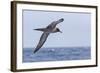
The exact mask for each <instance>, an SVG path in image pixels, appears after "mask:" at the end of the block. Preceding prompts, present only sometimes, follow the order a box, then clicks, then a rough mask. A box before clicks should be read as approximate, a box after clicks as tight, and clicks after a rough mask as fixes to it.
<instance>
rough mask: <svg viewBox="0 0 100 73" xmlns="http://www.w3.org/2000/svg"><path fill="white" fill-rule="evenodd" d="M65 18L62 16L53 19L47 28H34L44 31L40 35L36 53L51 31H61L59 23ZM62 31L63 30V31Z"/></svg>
mask: <svg viewBox="0 0 100 73" xmlns="http://www.w3.org/2000/svg"><path fill="white" fill-rule="evenodd" d="M63 21H64V19H63V18H61V19H59V20H57V21H53V22H52V23H51V24H49V25H48V26H47V27H46V28H38V29H34V30H37V31H42V32H43V34H42V35H41V37H40V40H39V43H38V45H37V46H36V48H35V50H34V53H36V52H37V51H38V50H39V49H40V48H41V47H42V46H43V44H44V43H45V41H46V40H47V37H48V35H49V34H50V33H56V32H61V31H60V29H59V28H57V27H56V25H57V24H59V23H61V22H63ZM61 33H62V32H61Z"/></svg>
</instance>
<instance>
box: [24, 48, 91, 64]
mask: <svg viewBox="0 0 100 73" xmlns="http://www.w3.org/2000/svg"><path fill="white" fill-rule="evenodd" d="M33 51H34V49H33V48H23V60H22V61H23V63H30V62H43V61H44V62H45V61H64V60H66V61H67V60H87V59H91V48H90V47H67V48H66V47H60V48H41V49H40V50H39V51H38V52H36V53H34V52H33Z"/></svg>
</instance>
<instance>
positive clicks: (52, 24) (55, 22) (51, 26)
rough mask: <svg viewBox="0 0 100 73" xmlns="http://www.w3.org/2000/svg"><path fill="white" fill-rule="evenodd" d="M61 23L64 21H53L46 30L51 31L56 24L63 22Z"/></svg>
mask: <svg viewBox="0 0 100 73" xmlns="http://www.w3.org/2000/svg"><path fill="white" fill-rule="evenodd" d="M63 21H64V19H63V18H61V19H59V20H57V21H53V22H52V23H51V24H50V25H48V26H47V28H48V29H53V28H55V27H56V25H57V24H59V23H61V22H63Z"/></svg>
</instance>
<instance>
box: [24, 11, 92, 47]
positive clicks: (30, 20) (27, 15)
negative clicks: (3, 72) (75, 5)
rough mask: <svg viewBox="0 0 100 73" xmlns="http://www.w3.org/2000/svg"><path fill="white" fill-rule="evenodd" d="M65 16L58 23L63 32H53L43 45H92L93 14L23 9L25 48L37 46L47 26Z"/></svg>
mask: <svg viewBox="0 0 100 73" xmlns="http://www.w3.org/2000/svg"><path fill="white" fill-rule="evenodd" d="M60 18H64V21H63V22H62V23H60V24H58V25H57V27H58V28H59V29H60V30H61V31H62V33H59V32H57V33H51V34H50V35H49V36H48V38H47V40H46V42H45V43H44V45H43V47H87V46H90V45H91V14H90V13H76V12H54V11H35V10H23V18H22V19H23V23H22V24H23V28H22V30H23V48H32V47H36V46H37V44H38V42H39V39H40V37H41V35H42V33H43V32H41V31H36V30H33V29H37V28H45V27H46V26H48V25H49V24H50V23H51V22H53V21H56V20H59V19H60Z"/></svg>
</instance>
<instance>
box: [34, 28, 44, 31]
mask: <svg viewBox="0 0 100 73" xmlns="http://www.w3.org/2000/svg"><path fill="white" fill-rule="evenodd" d="M34 30H38V31H45V28H38V29H34Z"/></svg>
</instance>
